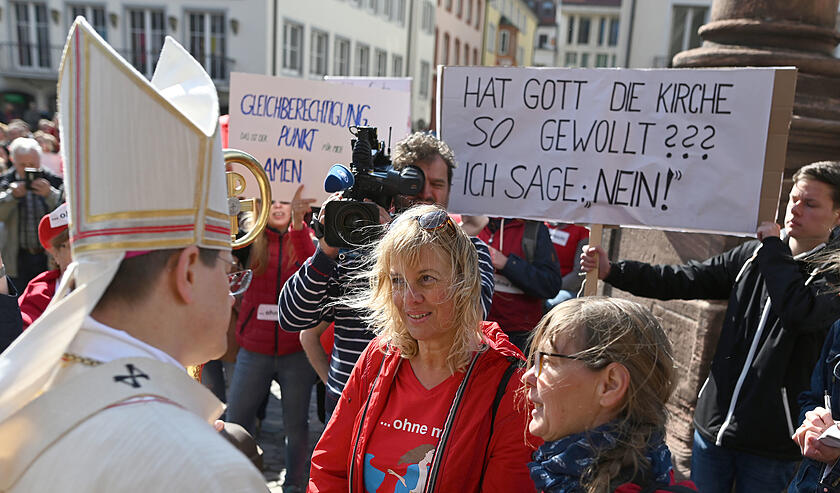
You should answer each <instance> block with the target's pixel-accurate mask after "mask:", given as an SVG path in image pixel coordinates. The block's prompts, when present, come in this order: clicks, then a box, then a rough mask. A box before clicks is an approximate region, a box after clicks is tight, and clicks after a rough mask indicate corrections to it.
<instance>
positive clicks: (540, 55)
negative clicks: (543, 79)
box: [525, 0, 557, 67]
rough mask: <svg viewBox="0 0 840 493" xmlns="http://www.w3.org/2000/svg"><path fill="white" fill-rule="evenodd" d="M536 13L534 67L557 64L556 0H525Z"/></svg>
mask: <svg viewBox="0 0 840 493" xmlns="http://www.w3.org/2000/svg"><path fill="white" fill-rule="evenodd" d="M525 3H527V4H528V7H529V8H530V9H531V10H532V11H533V12H534V13H535V14H536V15H537V33H536V36H535V40H534V43H535V44H534V63H533V65H534V66H535V67H554V66H557V3H556V0H526V2H525Z"/></svg>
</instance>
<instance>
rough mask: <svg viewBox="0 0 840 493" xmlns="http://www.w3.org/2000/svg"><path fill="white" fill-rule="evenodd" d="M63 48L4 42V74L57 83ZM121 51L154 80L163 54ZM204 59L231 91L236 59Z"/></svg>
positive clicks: (0, 61) (0, 46)
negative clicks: (156, 67) (155, 69)
mask: <svg viewBox="0 0 840 493" xmlns="http://www.w3.org/2000/svg"><path fill="white" fill-rule="evenodd" d="M62 49H63V47H61V46H50V47H49V48H44V49H39V47H38V46H37V45H35V44H22V43H0V74H2V75H4V76H6V77H19V78H26V79H43V80H56V79H57V78H58V66H59V64H60V63H61V51H62ZM117 51H119V53H120V55H122V57H123V58H125V59H126V60H128V62H129V63H131V64H133V65H134V67H135V68H136V69H137V70H138V71H139V72H140V73H141V74H143V75H146V76H147V77H149V78H150V77H151V74H153V73H154V67H155V65H156V64H157V59H158V56H159V53H151V52H145V53H143V52H140V53H135V52H132V51H130V50H117ZM202 58H203V59H204V61H205V64H206V65H205V67H204V68H205V69H206V70H207V73H209V74H210V77H211V78H212V79H213V82H214V83H215V84H216V86H217V88H218V89H220V90H224V91H226V90H228V86H229V85H230V72H231V71H232V70H233V68H234V65H235V63H236V62H235V60H234V59H232V58H228V57H224V56H219V55H210V56H206V55H205V56H204V57H202Z"/></svg>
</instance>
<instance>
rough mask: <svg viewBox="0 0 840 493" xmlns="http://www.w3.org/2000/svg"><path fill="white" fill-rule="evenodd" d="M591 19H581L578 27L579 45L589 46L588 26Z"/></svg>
mask: <svg viewBox="0 0 840 493" xmlns="http://www.w3.org/2000/svg"><path fill="white" fill-rule="evenodd" d="M590 21H591V19H590V18H589V17H581V18H580V25H579V26H578V36H577V42H578V44H580V45H586V44H589V24H590Z"/></svg>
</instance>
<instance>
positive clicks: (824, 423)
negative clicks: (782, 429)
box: [792, 407, 840, 463]
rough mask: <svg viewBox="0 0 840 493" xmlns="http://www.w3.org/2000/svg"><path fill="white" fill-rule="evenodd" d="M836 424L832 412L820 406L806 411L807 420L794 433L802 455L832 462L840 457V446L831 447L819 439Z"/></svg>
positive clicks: (794, 438)
mask: <svg viewBox="0 0 840 493" xmlns="http://www.w3.org/2000/svg"><path fill="white" fill-rule="evenodd" d="M833 425H834V420H833V419H832V417H831V412H830V411H828V410H827V409H825V408H822V407H818V408H816V409H814V410H813V411H808V412H807V413H805V421H803V422H802V425H801V426H800V427H799V428H797V430H796V432H795V433H794V434H793V437H792V438H793V441H794V442H796V444H797V445H799V449H800V450H801V451H802V455H804V456H805V457H808V458H809V459H814V460H817V461H820V462H825V463H832V462H834V461H835V460H837V458H838V457H840V448H836V447H829V446H828V445H825V444H823V443H822V442H820V441H819V437H820V435H822V434H823V432H824V431H825V430H827V429H828V428H830V427H831V426H833Z"/></svg>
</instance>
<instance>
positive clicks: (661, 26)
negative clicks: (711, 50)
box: [621, 0, 712, 68]
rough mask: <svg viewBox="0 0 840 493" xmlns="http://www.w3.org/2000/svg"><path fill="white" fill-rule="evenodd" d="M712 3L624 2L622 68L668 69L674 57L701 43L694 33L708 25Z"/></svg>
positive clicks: (683, 0) (694, 0) (685, 0)
mask: <svg viewBox="0 0 840 493" xmlns="http://www.w3.org/2000/svg"><path fill="white" fill-rule="evenodd" d="M711 7H712V0H644V1H641V0H624V3H623V5H622V6H621V17H622V19H632V23H630V22H628V23H627V24H628V25H629V29H628V30H627V32H626V34H625V36H626V38H624V39H628V44H627V45H626V51H625V60H626V62H625V64H624V66H626V67H630V68H662V67H670V66H671V60H672V59H673V58H674V55H676V54H677V53H679V52H681V51H685V50H689V49H691V48H697V47H698V46H700V45H701V44H702V42H703V40H702V39H701V38H700V35H698V34H697V30H698V29H699V28H700V26H702V25H703V24H705V23H707V22H708V21H709V15H710V14H711Z"/></svg>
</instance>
